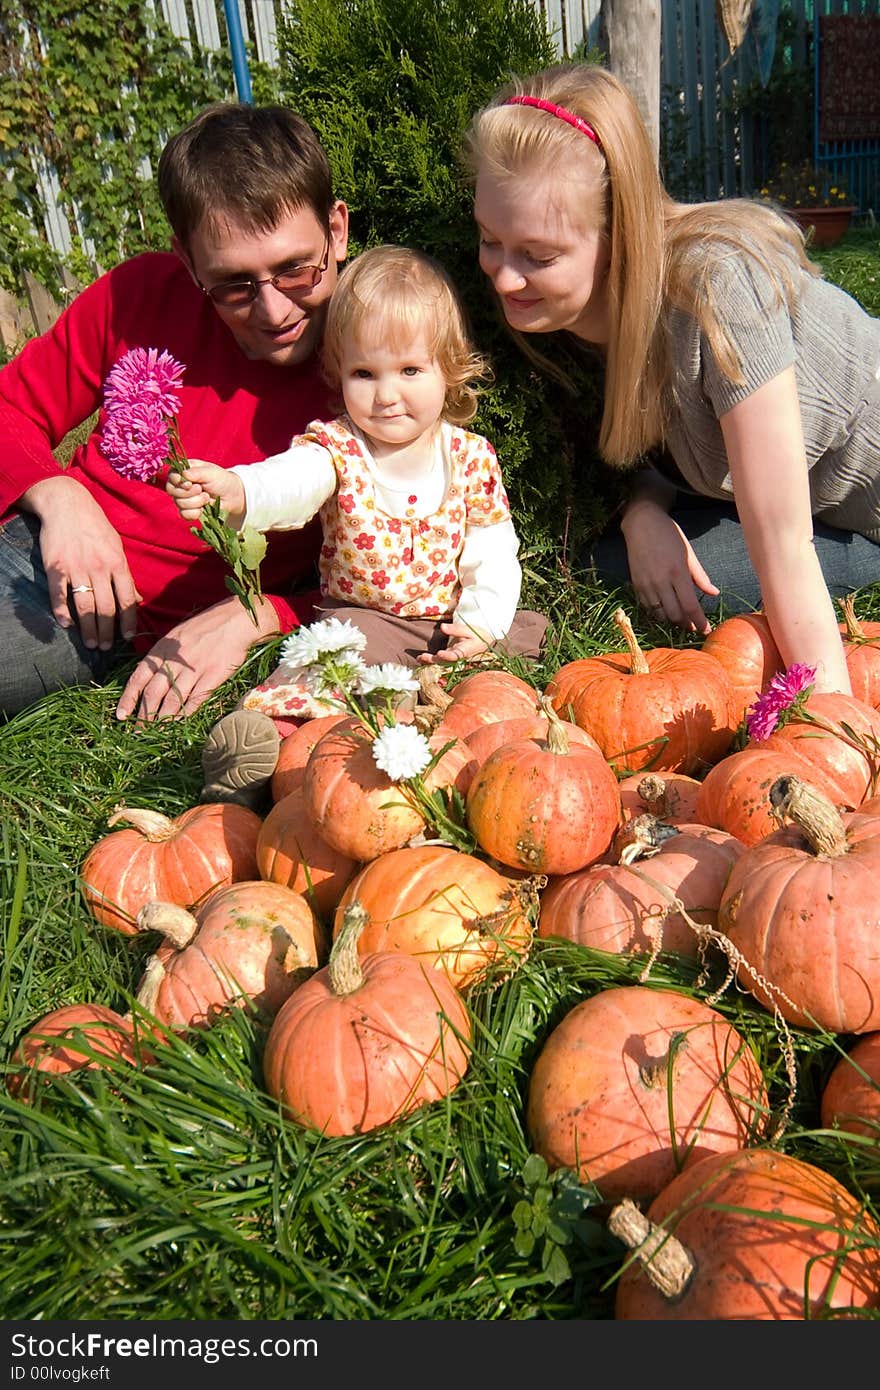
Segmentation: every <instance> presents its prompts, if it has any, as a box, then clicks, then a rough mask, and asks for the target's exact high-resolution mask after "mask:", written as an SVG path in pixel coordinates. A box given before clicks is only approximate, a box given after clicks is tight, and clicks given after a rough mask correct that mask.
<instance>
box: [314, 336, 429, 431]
mask: <svg viewBox="0 0 880 1390" xmlns="http://www.w3.org/2000/svg"><path fill="white" fill-rule="evenodd" d="M340 376H341V383H340V384H341V387H342V396H343V399H344V401H345V408H346V410H347V411H348V414H349V416H350V417H351V419H352V420H353V422H354V423H355V424H356V425H357V427H358V429H360V430H361V431H362V432H363V433H364V434H365V435H366V437H367V439H368V440H369V441H370V443H371V445H372V448H373V453H374V455H375V456H376V457H377V458H384V457H387V456H389V455H391V454H394V453H397V452H398V451H399V450H400V449H404V448H407V447H408V446H409V445H414V444H419V443H421V442H425V443H428V442H429V440H430V439H431V438H432V437H433V433H434V430H435V429H436V427H437V424H438V421H439V420H440V418H441V416H442V414H443V406H444V404H445V401H446V378H445V376H444V375H443V372H442V371H441V370H440V366H439V364H438V362H437V360H436V358H435V357H434V356H433V355H432V353H431V350H430V348H429V347H428V345H427V342H426V340H425V337H424V335H417V336H416V337H415V338H413V340H412V341H411V342H410V343H407V344H405V345H402V346H398V345H382V344H379V343H373V342H370V343H359V342H357V341H356V340H355V339H352V340H351V341H349V342H348V343H346V345H345V347H344V349H343V353H342V360H341V363H340Z"/></svg>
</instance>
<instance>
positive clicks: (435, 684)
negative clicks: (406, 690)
mask: <svg viewBox="0 0 880 1390" xmlns="http://www.w3.org/2000/svg"><path fill="white" fill-rule="evenodd" d="M417 679H418V682H419V692H420V694H421V697H422V699H423V700H424V701H425V702H426V704H427V705H429V706H430V707H431V708H433V709H437V710H444V709H447V708H448V706H449V705H451V704H452V696H451V695H450V693H449V691H448V690H446V689H445V687H444V686H443V685H441V683H440V675H439V672H438V671H437V670H436V668H435V667H434V666H421V667H420V668H419V672H418V676H417Z"/></svg>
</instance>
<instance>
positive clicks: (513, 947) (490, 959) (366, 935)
mask: <svg viewBox="0 0 880 1390" xmlns="http://www.w3.org/2000/svg"><path fill="white" fill-rule="evenodd" d="M526 895H527V890H526ZM353 902H358V903H360V904H361V905H362V906H363V907H364V909H365V911H366V912H367V923H366V925H365V927H364V929H363V931H362V933H361V938H360V948H361V950H362V951H365V952H381V951H405V952H406V953H407V954H409V955H414V956H417V957H418V958H419V960H420V961H421V962H422V963H423V964H424V965H425V966H427V967H430V968H431V969H434V970H437V971H439V972H440V973H442V974H443V975H445V976H446V977H447V978H448V979H449V981H450V983H451V984H453V985H454V986H455V987H456V988H457V989H463V988H464V987H465V986H467V985H470V984H472V983H473V982H474V981H475V980H478V979H480V978H481V977H482V976H484V975H485V974H486V972H487V971H488V970H489V969H490V967H492V966H494V965H507V966H510V965H514V964H517V963H518V962H519V961H520V960H521V958H522V957H523V956H524V955H525V954H526V953H527V951H528V949H529V946H530V945H531V941H532V928H531V925H530V923H529V919H528V916H527V913H526V910H525V909H524V908H523V892H522V890H517V888H516V886H515V885H513V884H512V883H510V882H509V881H508V879H506V878H505V877H504V876H503V875H502V874H501V873H499V872H498V871H497V870H496V869H493V868H492V867H491V865H489V864H487V863H485V862H484V860H482V859H477V858H476V857H475V856H474V855H470V854H463V853H461V851H459V850H456V849H451V848H449V847H448V846H446V845H420V846H415V845H411V846H406V847H405V848H403V849H397V850H392V851H391V852H390V853H389V854H383V855H382V856H381V857H380V858H378V859H374V860H372V861H371V862H370V863H369V864H365V865H364V867H363V868H362V869H361V870H360V872H359V873H358V874H357V875H356V876H355V877H354V878H353V879H352V881H351V883H350V884H349V885H348V887H347V888H346V890H345V892H344V893H343V895H342V898H341V900H340V903H339V907H338V908H337V909H336V920H335V923H334V935H335V934H336V933H338V932H339V930H340V928H341V925H342V920H343V917H344V914H345V908H346V907H348V906H349V904H351V903H353Z"/></svg>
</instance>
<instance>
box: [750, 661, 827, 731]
mask: <svg viewBox="0 0 880 1390" xmlns="http://www.w3.org/2000/svg"><path fill="white" fill-rule="evenodd" d="M815 679H816V668H815V666H807V665H806V664H805V663H804V662H802V661H795V662H794V663H793V664H792V665H791V666H789V668H788V670H787V671H781V672H779V673H778V674H777V675H775V676H773V678H772V679H771V681H770V683H769V685H768V686H767V689H766V690H765V691H764V693H763V695H759V696H758V698H757V700H755V702H754V704H752V705H749V708H748V712H747V714H746V730H747V732H748V735H749V738H753V739H757V740H763V739H765V738H769V737H770V735H771V734H772V733H773V731H774V729H777V728H778V727H779V723H780V720H782V719H783V716H785V715H786V714H788V713H789V712H790V711H791V710H792V709H793V707H794V706H796V705H797V704H799V703H800V700H801V696H803V695H804V694H806V692H807V691H808V690H809V689H810V687H811V686H812V684H813V681H814V680H815Z"/></svg>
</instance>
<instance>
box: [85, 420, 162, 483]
mask: <svg viewBox="0 0 880 1390" xmlns="http://www.w3.org/2000/svg"><path fill="white" fill-rule="evenodd" d="M101 448H102V449H103V451H104V454H105V456H106V458H107V461H108V463H110V464H111V465H112V466H113V468H115V469H116V472H117V473H120V474H121V475H122V477H123V478H132V479H135V480H137V481H139V482H142V483H146V482H149V481H150V479H151V478H154V477H155V476H156V474H157V473H158V472H159V471H160V470H161V468H162V467H163V466H164V464H165V461H166V459H167V458H168V449H169V441H168V421H167V419H166V417H165V416H164V415H163V414H162V412H161V410H160V409H159V407H158V405H157V404H156V402H155V401H140V402H136V403H133V404H131V405H125V406H119V407H118V408H117V409H115V410H114V411H113V414H112V416H111V417H110V418H109V419H108V420H107V423H106V425H105V426H104V431H103V433H102V435H101Z"/></svg>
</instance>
